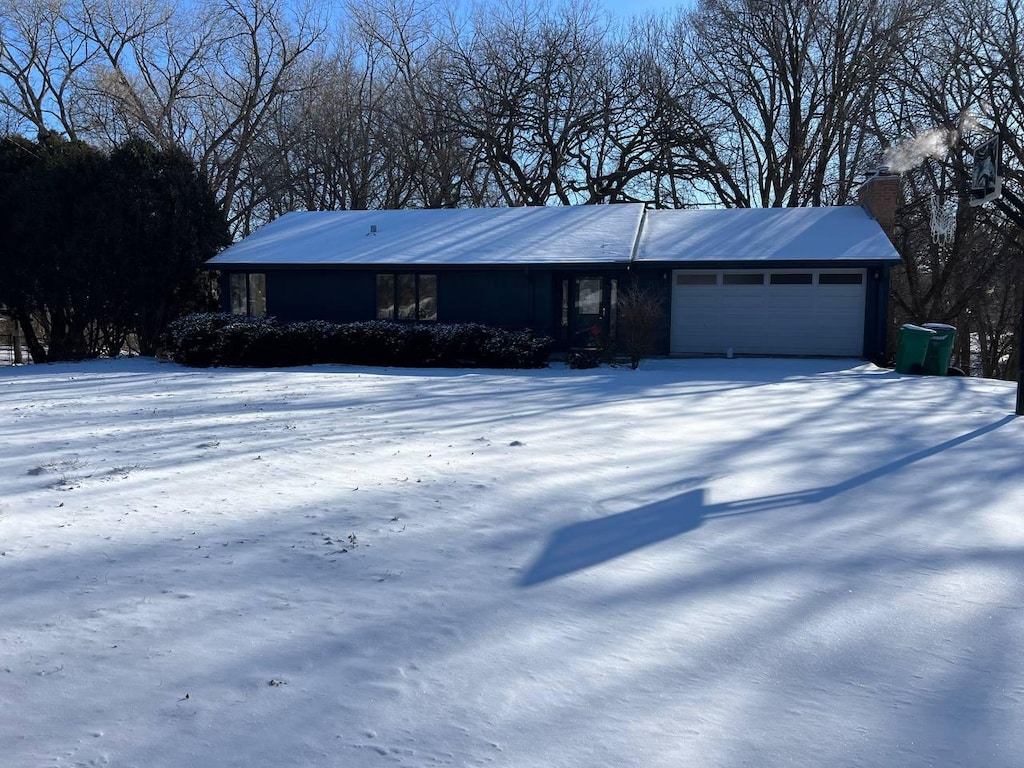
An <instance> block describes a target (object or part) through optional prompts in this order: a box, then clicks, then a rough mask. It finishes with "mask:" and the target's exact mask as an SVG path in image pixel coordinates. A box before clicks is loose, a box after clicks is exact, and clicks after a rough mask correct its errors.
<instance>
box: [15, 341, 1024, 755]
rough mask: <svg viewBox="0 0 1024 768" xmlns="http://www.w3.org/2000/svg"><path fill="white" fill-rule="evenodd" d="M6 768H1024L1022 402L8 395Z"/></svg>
mask: <svg viewBox="0 0 1024 768" xmlns="http://www.w3.org/2000/svg"><path fill="white" fill-rule="evenodd" d="M0 392H2V393H3V402H4V412H3V413H4V415H3V431H2V434H3V443H2V448H0V627H2V630H0V709H2V711H3V713H4V714H3V717H2V718H0V754H2V755H3V758H2V760H0V762H3V764H5V765H11V766H29V767H31V766H99V765H109V766H147V767H148V768H160V767H162V766H166V767H167V768H171V767H172V766H173V767H178V766H184V765H193V766H218V767H220V766H262V765H265V766H275V767H276V766H355V767H356V768H358V767H360V766H379V765H396V766H430V765H438V766H444V765H449V766H470V765H494V766H516V767H519V766H579V767H581V768H583V767H590V766H599V765H601V766H673V767H677V766H681V765H685V766H688V767H689V768H700V767H702V766H707V767H710V766H716V767H717V768H721V767H723V766H724V767H726V768H731V767H733V766H781V765H802V766H816V765H842V766H878V767H879V768H881V767H882V766H901V767H903V768H907V767H916V766H921V767H923V766H978V765H984V766H987V767H988V768H996V767H1000V766H1013V765H1019V762H1020V755H1021V754H1024V728H1022V721H1024V657H1022V656H1021V654H1019V653H1017V652H1016V649H1017V648H1019V646H1020V644H1021V640H1022V638H1024V610H1022V608H1024V591H1022V587H1021V585H1022V584H1024V525H1022V521H1021V508H1022V505H1021V499H1022V498H1024V451H1022V450H1021V446H1022V445H1024V420H1021V419H1016V418H1014V417H1013V416H1012V415H1011V414H1012V410H1013V396H1014V386H1013V385H1012V384H1008V383H1005V382H996V381H988V380H982V379H966V378H922V377H914V376H901V375H898V374H895V373H893V372H891V371H886V370H882V369H878V368H875V367H872V366H870V365H852V364H851V363H850V362H849V361H837V360H767V359H761V360H758V359H734V360H724V359H719V360H665V361H652V362H649V363H645V364H644V365H643V367H641V369H640V370H639V371H636V372H633V371H629V370H627V369H619V368H614V369H612V368H602V369H597V370H592V371H572V370H568V369H565V368H562V367H554V368H551V369H547V370H542V371H531V372H516V371H512V372H507V371H506V372H494V371H411V370H372V369H359V368H348V367H340V366H339V367H332V366H323V367H315V368H302V369H292V370H273V371H261V370H228V369H219V370H190V369H185V368H181V367H178V366H175V365H172V364H166V363H158V362H156V361H153V360H147V359H135V360H123V361H99V362H90V363H82V364H74V365H48V366H43V365H38V366H26V367H20V368H8V369H3V370H0Z"/></svg>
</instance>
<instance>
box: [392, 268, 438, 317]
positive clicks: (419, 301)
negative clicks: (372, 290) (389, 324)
mask: <svg viewBox="0 0 1024 768" xmlns="http://www.w3.org/2000/svg"><path fill="white" fill-rule="evenodd" d="M377 319H378V320H408V321H416V320H420V321H434V320H437V275H417V274H410V273H405V272H402V273H398V274H389V273H384V274H379V275H377Z"/></svg>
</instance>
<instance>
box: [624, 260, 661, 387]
mask: <svg viewBox="0 0 1024 768" xmlns="http://www.w3.org/2000/svg"><path fill="white" fill-rule="evenodd" d="M618 309H619V320H620V323H621V325H620V327H619V346H620V347H621V348H622V351H624V352H625V353H626V354H627V355H628V356H629V365H630V368H632V369H633V370H634V371H635V370H636V369H637V368H638V367H640V361H641V360H643V359H644V358H647V357H650V356H651V354H653V352H654V350H655V349H657V342H658V334H659V331H660V329H661V328H662V326H663V325H664V323H665V300H664V298H663V297H662V296H661V295H660V294H659V293H657V292H655V291H654V290H653V289H652V288H648V287H646V286H642V285H640V283H638V282H637V281H636V280H635V279H634V280H633V282H631V283H630V284H629V285H628V286H626V288H625V289H623V290H622V291H620V292H619V301H618Z"/></svg>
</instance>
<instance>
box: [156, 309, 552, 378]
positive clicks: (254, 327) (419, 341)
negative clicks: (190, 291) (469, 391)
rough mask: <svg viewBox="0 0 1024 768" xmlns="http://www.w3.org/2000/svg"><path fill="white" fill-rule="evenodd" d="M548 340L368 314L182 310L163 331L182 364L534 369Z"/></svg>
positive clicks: (544, 359) (519, 333)
mask: <svg viewBox="0 0 1024 768" xmlns="http://www.w3.org/2000/svg"><path fill="white" fill-rule="evenodd" d="M551 344H552V341H551V339H549V338H546V337H537V336H535V335H534V334H533V333H532V332H530V331H508V330H503V329H500V328H490V327H488V326H484V325H479V324H476V323H465V324H440V323H439V324H428V323H421V324H417V325H411V324H407V323H393V322H387V321H381V320H372V321H368V322H362V323H345V324H335V323H328V322H323V321H319V320H312V321H307V322H301V323H288V324H283V325H282V324H278V323H277V322H276V321H275V320H274V319H273V318H251V317H242V316H239V315H211V314H205V315H190V316H188V317H185V318H182V319H181V320H179V321H176V322H175V323H174V324H173V325H172V328H171V332H170V333H169V334H168V342H167V348H168V356H169V357H170V358H171V359H172V360H174V361H176V362H179V363H182V364H183V365H192V366H197V367H206V366H210V365H229V366H255V367H261V368H265V367H276V366H288V365H313V364H315V363H344V364H349V365H374V366H385V365H388V366H405V367H417V368H421V367H438V368H465V367H487V368H542V367H544V366H545V365H547V358H548V353H549V352H550V350H551Z"/></svg>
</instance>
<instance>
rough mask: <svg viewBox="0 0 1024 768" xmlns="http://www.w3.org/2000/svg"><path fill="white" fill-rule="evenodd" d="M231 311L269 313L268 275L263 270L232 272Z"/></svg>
mask: <svg viewBox="0 0 1024 768" xmlns="http://www.w3.org/2000/svg"><path fill="white" fill-rule="evenodd" d="M229 284H230V288H231V312H232V314H235V315H249V316H250V317H263V316H265V315H266V314H267V276H266V275H265V274H263V273H262V272H232V273H231V275H230V278H229Z"/></svg>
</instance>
